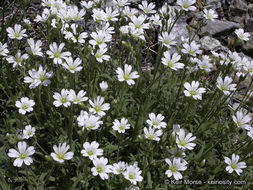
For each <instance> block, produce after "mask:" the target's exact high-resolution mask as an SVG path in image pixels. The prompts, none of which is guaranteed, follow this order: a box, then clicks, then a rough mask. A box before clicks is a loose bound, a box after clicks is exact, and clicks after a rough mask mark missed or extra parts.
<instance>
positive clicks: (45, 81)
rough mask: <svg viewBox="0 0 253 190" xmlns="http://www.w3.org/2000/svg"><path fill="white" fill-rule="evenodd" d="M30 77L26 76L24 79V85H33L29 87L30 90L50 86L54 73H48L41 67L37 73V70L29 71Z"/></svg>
mask: <svg viewBox="0 0 253 190" xmlns="http://www.w3.org/2000/svg"><path fill="white" fill-rule="evenodd" d="M28 73H29V76H26V77H25V78H24V83H31V84H30V85H29V88H31V89H32V88H36V87H37V86H39V85H43V86H48V85H49V84H50V83H51V81H50V80H49V79H50V78H52V77H53V72H52V71H50V72H46V69H45V70H44V69H43V67H42V66H41V65H40V66H39V70H38V71H36V70H35V69H32V70H29V71H28Z"/></svg>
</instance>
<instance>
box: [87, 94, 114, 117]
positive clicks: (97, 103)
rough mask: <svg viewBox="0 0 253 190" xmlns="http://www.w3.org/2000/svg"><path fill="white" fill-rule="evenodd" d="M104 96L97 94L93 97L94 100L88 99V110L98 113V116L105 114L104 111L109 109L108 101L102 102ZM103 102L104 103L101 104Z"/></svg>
mask: <svg viewBox="0 0 253 190" xmlns="http://www.w3.org/2000/svg"><path fill="white" fill-rule="evenodd" d="M104 100H105V99H104V97H101V96H98V97H97V99H94V102H92V101H91V100H89V103H90V105H91V106H92V107H91V108H89V112H91V113H94V114H98V115H99V116H100V117H103V116H105V112H104V111H107V110H109V109H110V104H109V103H104ZM103 103H104V104H103Z"/></svg>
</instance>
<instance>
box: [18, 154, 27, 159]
mask: <svg viewBox="0 0 253 190" xmlns="http://www.w3.org/2000/svg"><path fill="white" fill-rule="evenodd" d="M18 158H20V159H21V160H24V159H25V158H26V154H25V153H20V154H19V157H18Z"/></svg>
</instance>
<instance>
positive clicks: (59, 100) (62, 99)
mask: <svg viewBox="0 0 253 190" xmlns="http://www.w3.org/2000/svg"><path fill="white" fill-rule="evenodd" d="M53 98H54V99H55V101H54V102H53V104H54V105H55V106H56V107H59V106H61V105H63V106H64V107H68V106H70V98H69V91H68V90H66V89H62V90H61V94H60V93H58V92H55V93H54V95H53Z"/></svg>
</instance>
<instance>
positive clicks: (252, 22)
mask: <svg viewBox="0 0 253 190" xmlns="http://www.w3.org/2000/svg"><path fill="white" fill-rule="evenodd" d="M246 27H247V30H248V31H249V32H253V18H249V19H247V20H246Z"/></svg>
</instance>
